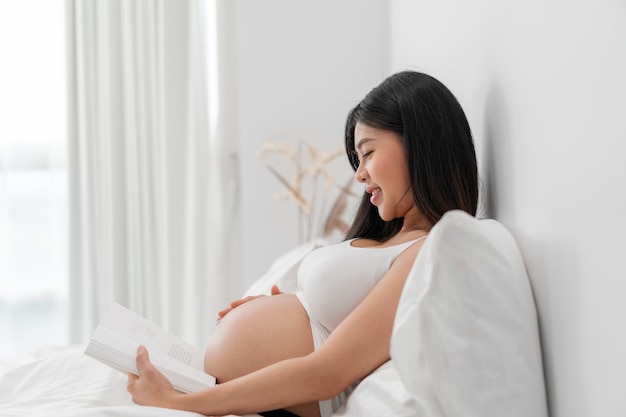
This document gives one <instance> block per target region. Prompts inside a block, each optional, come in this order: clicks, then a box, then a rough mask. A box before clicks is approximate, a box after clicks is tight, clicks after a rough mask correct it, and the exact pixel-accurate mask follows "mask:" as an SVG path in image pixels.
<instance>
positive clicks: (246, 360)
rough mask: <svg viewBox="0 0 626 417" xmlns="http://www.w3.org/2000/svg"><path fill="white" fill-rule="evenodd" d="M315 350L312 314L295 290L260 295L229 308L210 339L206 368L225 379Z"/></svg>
mask: <svg viewBox="0 0 626 417" xmlns="http://www.w3.org/2000/svg"><path fill="white" fill-rule="evenodd" d="M311 352H313V338H312V336H311V325H310V324H309V317H308V315H307V313H306V311H305V310H304V308H303V307H302V304H300V301H299V300H298V298H297V297H296V296H295V295H293V294H280V295H273V296H268V297H262V298H257V299H255V300H252V301H249V302H247V303H245V304H243V305H241V306H239V307H237V308H235V309H234V310H232V311H231V312H229V313H228V314H227V315H226V316H225V317H224V318H223V319H222V320H221V321H220V323H219V324H218V325H217V328H216V329H215V331H214V333H213V335H212V337H211V340H210V341H209V343H208V345H207V347H206V351H205V356H204V369H205V371H206V372H207V373H209V374H211V375H213V376H215V377H216V378H217V380H218V382H225V381H228V380H231V379H234V378H237V377H239V376H241V375H245V374H248V373H250V372H253V371H255V370H257V369H260V368H263V367H265V366H268V365H270V364H272V363H275V362H278V361H281V360H283V359H288V358H293V357H298V356H304V355H307V354H309V353H311Z"/></svg>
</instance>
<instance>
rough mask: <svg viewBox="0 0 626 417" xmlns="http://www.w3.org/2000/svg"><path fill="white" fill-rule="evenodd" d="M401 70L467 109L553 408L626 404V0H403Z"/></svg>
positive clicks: (394, 46)
mask: <svg viewBox="0 0 626 417" xmlns="http://www.w3.org/2000/svg"><path fill="white" fill-rule="evenodd" d="M390 4H391V11H390V21H391V24H390V28H391V36H390V37H391V39H390V41H391V43H390V45H391V70H393V71H395V70H399V69H404V68H409V67H410V68H415V69H421V70H423V71H425V72H429V73H431V74H432V75H434V76H436V77H438V78H439V79H441V80H442V81H443V82H444V83H446V84H447V85H448V86H449V87H450V88H451V89H452V91H453V92H454V93H455V94H456V95H457V97H458V98H459V100H460V102H461V104H462V105H463V106H464V107H465V109H466V111H467V113H468V117H469V119H470V124H471V125H472V128H473V130H474V134H475V139H476V142H477V147H478V149H479V154H480V158H481V164H482V171H483V181H484V185H485V188H486V190H487V191H488V193H487V194H486V195H487V197H486V202H487V212H488V214H489V215H490V216H493V217H496V218H498V219H500V220H501V221H502V222H503V223H505V224H506V225H507V226H508V227H509V228H510V229H511V231H512V232H513V233H514V235H515V236H516V238H517V239H518V242H519V243H520V245H521V247H522V251H523V252H524V256H525V258H526V261H527V266H528V269H529V273H530V275H531V279H532V284H533V287H534V291H535V296H536V300H537V303H538V310H539V316H540V325H541V332H542V343H543V349H544V358H545V370H546V377H547V385H548V394H549V397H550V409H551V415H552V417H589V416H603V417H612V416H615V417H618V416H620V417H623V416H624V415H626V396H625V395H624V391H625V385H624V383H623V379H624V375H626V331H625V330H626V303H624V302H623V298H624V295H625V294H626V272H625V268H624V267H623V265H622V264H621V262H622V260H623V258H624V254H626V221H625V220H624V217H623V216H624V213H626V163H624V153H625V151H626V124H624V118H625V117H626V3H625V2H623V1H617V0H615V1H612V0H598V1H594V2H589V1H584V0H570V1H545V0H525V1H504V2H503V1H499V0H483V1H475V2H466V1H463V0H457V1H452V0H448V1H442V2H426V1H419V2H415V1H409V0H405V1H393V2H391V3H390Z"/></svg>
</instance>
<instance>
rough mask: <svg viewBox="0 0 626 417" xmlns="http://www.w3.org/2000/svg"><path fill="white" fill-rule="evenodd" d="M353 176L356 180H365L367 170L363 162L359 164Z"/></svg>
mask: <svg viewBox="0 0 626 417" xmlns="http://www.w3.org/2000/svg"><path fill="white" fill-rule="evenodd" d="M354 177H355V178H356V180H357V181H358V182H365V181H366V180H367V170H366V169H365V168H363V163H361V164H359V167H358V168H357V170H356V172H355V173H354Z"/></svg>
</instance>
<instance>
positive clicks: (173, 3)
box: [67, 0, 236, 345]
mask: <svg viewBox="0 0 626 417" xmlns="http://www.w3.org/2000/svg"><path fill="white" fill-rule="evenodd" d="M206 7H209V10H206ZM210 7H211V6H210V5H207V4H204V3H202V2H200V1H198V0H150V1H148V0H107V1H98V0H68V2H67V15H68V19H67V20H68V41H69V42H68V46H69V47H68V56H69V65H68V67H69V90H70V97H69V102H70V105H69V115H70V116H69V122H70V123H69V127H70V128H69V136H70V141H69V147H70V162H69V165H70V196H71V197H70V198H71V201H70V205H71V209H70V224H71V237H70V242H71V244H70V259H71V262H70V275H71V277H70V286H71V289H70V299H71V305H70V311H71V314H70V316H71V318H72V322H71V340H72V341H73V342H77V343H80V342H83V341H84V340H86V338H87V337H88V335H89V334H91V332H92V331H93V329H94V327H95V325H96V323H97V322H98V320H99V319H100V318H101V316H102V315H103V314H104V313H105V312H106V310H107V308H108V306H109V305H110V304H111V302H112V301H114V300H115V301H117V302H119V303H121V304H123V305H126V306H128V307H129V308H130V309H132V310H134V311H136V312H137V313H139V314H142V315H144V316H145V317H147V318H149V319H151V320H153V321H155V322H156V323H158V324H160V325H162V326H164V327H166V328H168V329H169V330H171V331H173V332H174V333H176V334H178V335H179V336H181V337H183V338H185V339H186V340H187V341H189V342H190V343H193V344H196V345H200V344H202V343H204V342H205V341H206V339H207V338H208V336H209V335H210V332H211V329H212V328H213V327H214V323H215V314H216V311H217V310H218V309H219V308H221V307H223V306H224V305H225V303H227V302H228V300H229V299H230V296H231V294H232V290H231V289H230V288H229V287H230V286H231V285H236V280H233V277H232V276H230V275H231V272H232V271H231V266H230V265H231V261H230V259H231V256H230V251H229V248H230V245H229V244H228V243H229V236H230V231H231V227H232V224H233V222H234V218H235V216H236V213H234V212H233V209H232V207H233V205H234V204H233V198H232V196H234V195H236V192H233V190H232V180H230V179H229V178H231V177H232V175H234V174H232V173H225V172H224V170H225V166H226V165H225V164H223V163H222V161H223V160H224V158H225V156H224V155H223V151H222V148H223V147H221V146H220V145H219V141H218V140H216V139H215V138H214V137H211V132H212V131H213V130H212V129H210V126H209V122H208V120H209V108H208V103H209V99H208V97H209V96H208V93H209V92H210V88H211V86H209V85H207V83H208V81H207V80H208V79H209V77H208V74H209V70H208V69H207V62H208V58H209V57H208V56H207V51H210V50H211V49H210V48H209V47H207V43H206V42H207V39H208V40H209V41H210V39H211V38H210V37H208V36H207V35H208V33H207V31H206V30H205V28H206V26H205V23H206V22H210V19H208V20H207V19H205V16H206V13H205V12H208V13H211V12H213V10H211V9H210ZM209 29H210V28H209ZM209 46H210V45H209ZM213 75H214V74H213ZM227 181H231V182H227ZM225 184H231V185H230V188H228V187H227V186H225ZM228 190H230V192H227V191H228ZM225 208H228V210H226V209H225Z"/></svg>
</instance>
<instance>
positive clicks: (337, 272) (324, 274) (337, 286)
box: [298, 236, 426, 331]
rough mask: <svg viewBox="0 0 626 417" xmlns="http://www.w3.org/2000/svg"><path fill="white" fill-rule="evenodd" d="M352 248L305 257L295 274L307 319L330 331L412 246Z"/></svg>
mask: <svg viewBox="0 0 626 417" xmlns="http://www.w3.org/2000/svg"><path fill="white" fill-rule="evenodd" d="M425 237H426V236H423V237H421V238H419V239H415V240H412V241H410V242H406V243H401V244H399V245H394V246H389V247H384V248H380V247H365V248H362V247H355V246H352V241H353V240H354V239H351V240H346V241H344V242H341V243H338V244H336V245H330V246H325V247H321V248H319V249H316V250H314V251H313V252H311V253H310V254H308V255H307V256H306V257H305V258H304V259H303V260H302V264H301V265H300V269H299V270H298V287H299V289H300V292H301V296H302V297H304V299H305V300H306V302H307V304H308V306H309V309H310V312H309V314H310V316H311V317H310V318H311V319H314V320H317V321H318V322H319V323H321V324H322V325H323V326H324V327H326V328H327V329H328V330H330V331H333V330H335V328H337V326H338V325H339V323H341V322H342V321H343V320H344V319H345V318H346V317H347V316H348V314H350V312H352V310H354V309H355V308H356V306H357V305H359V303H360V302H361V301H363V299H364V298H365V296H366V295H367V294H368V293H369V292H370V291H371V290H372V289H373V288H374V286H376V284H377V283H378V281H380V280H381V279H382V277H383V276H384V275H385V274H386V273H387V271H388V270H389V268H390V267H391V264H392V263H393V261H394V260H395V259H396V257H397V256H398V255H399V254H400V253H402V251H404V250H405V249H406V248H408V247H409V246H411V245H412V244H413V243H415V242H417V241H418V240H421V239H423V238H425Z"/></svg>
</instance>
